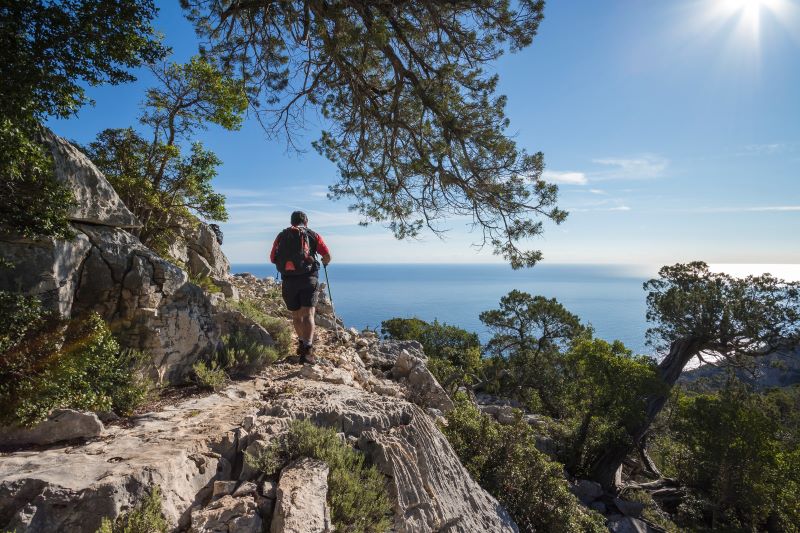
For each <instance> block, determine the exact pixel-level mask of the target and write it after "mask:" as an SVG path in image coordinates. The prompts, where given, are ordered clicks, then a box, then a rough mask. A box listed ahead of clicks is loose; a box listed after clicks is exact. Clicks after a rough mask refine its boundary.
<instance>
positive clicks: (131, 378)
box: [0, 292, 152, 425]
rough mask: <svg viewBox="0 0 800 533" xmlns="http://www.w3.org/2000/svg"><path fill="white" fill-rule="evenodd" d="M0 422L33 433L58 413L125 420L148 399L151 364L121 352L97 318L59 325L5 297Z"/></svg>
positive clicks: (1, 304)
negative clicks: (84, 413) (106, 415)
mask: <svg viewBox="0 0 800 533" xmlns="http://www.w3.org/2000/svg"><path fill="white" fill-rule="evenodd" d="M0 324H2V326H0V328H2V329H0V405H2V412H0V421H1V422H2V423H6V424H16V425H32V424H34V423H36V422H38V421H40V420H42V419H44V418H45V417H46V416H47V414H48V413H49V412H50V411H51V410H52V409H55V408H67V407H69V408H75V409H86V410H92V411H111V410H113V411H114V412H116V413H118V414H121V415H127V414H130V413H131V412H132V411H133V409H135V408H136V407H137V406H139V405H141V404H142V403H143V402H144V401H145V400H146V399H147V397H148V395H149V393H150V390H151V388H152V381H151V380H150V379H149V378H148V377H147V376H146V375H145V373H144V367H145V366H146V363H147V359H148V358H147V357H146V356H145V355H144V354H142V353H140V352H136V351H131V350H125V349H121V348H120V345H119V343H118V342H117V341H116V339H114V337H113V335H112V334H111V331H110V330H109V329H108V326H107V325H106V323H105V322H104V321H103V319H102V318H100V316H99V315H97V314H91V315H89V316H87V317H85V318H81V319H75V320H61V319H58V318H56V317H54V316H52V315H51V314H49V313H46V312H45V311H43V310H42V308H41V307H40V305H39V304H38V302H37V301H36V300H35V299H33V298H29V297H24V296H20V295H16V294H10V293H6V292H0Z"/></svg>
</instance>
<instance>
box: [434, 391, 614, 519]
mask: <svg viewBox="0 0 800 533" xmlns="http://www.w3.org/2000/svg"><path fill="white" fill-rule="evenodd" d="M455 404H456V407H455V409H453V410H452V411H451V412H450V413H449V414H448V415H447V426H446V427H443V428H442V431H443V432H444V434H445V435H446V436H447V439H448V440H449V441H450V445H451V446H452V447H453V450H455V452H456V454H457V455H458V457H459V459H461V463H462V464H463V465H464V466H465V467H466V468H467V470H468V471H469V473H470V475H471V476H472V477H473V479H475V480H476V481H477V482H478V483H479V484H480V485H481V486H482V487H483V488H484V489H486V490H487V491H488V492H489V493H490V494H491V495H492V496H494V497H495V498H497V500H498V501H499V502H500V503H501V504H502V505H503V506H504V507H505V508H506V510H508V512H509V513H510V514H511V516H512V518H513V519H514V521H515V522H516V523H517V525H518V526H519V528H520V531H550V532H573V531H590V532H598V533H599V532H602V531H606V528H605V526H604V520H603V519H602V517H601V516H600V515H598V514H597V513H594V512H592V511H587V510H586V509H584V508H583V507H581V505H580V504H579V503H578V500H577V499H576V498H575V496H573V495H572V493H570V492H569V488H568V486H567V482H566V480H565V479H564V477H563V474H562V466H561V465H560V464H559V463H556V462H554V461H551V460H549V459H548V458H547V457H546V456H545V455H544V454H543V453H542V452H540V451H539V450H538V449H537V448H536V439H535V435H534V434H533V431H532V430H531V428H530V426H529V425H528V424H526V423H525V422H524V421H522V420H521V419H519V420H517V422H516V423H515V424H511V425H508V426H503V425H500V424H499V423H497V422H495V421H494V420H493V419H492V418H491V417H489V416H487V415H484V414H482V413H481V412H480V411H479V410H478V409H477V408H476V407H475V406H474V405H473V404H472V403H471V402H470V401H469V400H468V399H467V397H466V396H465V395H463V394H458V395H456V397H455Z"/></svg>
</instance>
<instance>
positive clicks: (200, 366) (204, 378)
mask: <svg viewBox="0 0 800 533" xmlns="http://www.w3.org/2000/svg"><path fill="white" fill-rule="evenodd" d="M192 370H194V375H195V380H196V381H197V385H198V386H199V387H201V388H203V389H209V390H213V391H218V390H220V389H221V388H222V387H224V386H225V382H226V381H227V380H228V375H227V374H225V371H224V370H223V369H221V368H219V366H217V362H216V361H211V362H210V363H206V362H205V361H198V362H196V363H195V364H193V365H192Z"/></svg>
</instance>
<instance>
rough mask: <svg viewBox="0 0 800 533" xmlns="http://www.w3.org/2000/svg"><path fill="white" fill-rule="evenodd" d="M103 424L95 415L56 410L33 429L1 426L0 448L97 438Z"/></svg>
mask: <svg viewBox="0 0 800 533" xmlns="http://www.w3.org/2000/svg"><path fill="white" fill-rule="evenodd" d="M103 429H104V428H103V423H102V422H101V421H100V419H99V418H97V415H96V414H94V413H84V412H81V411H75V410H74V409H56V410H55V411H53V412H52V413H51V414H50V416H49V417H47V419H46V420H44V421H43V422H41V423H39V424H37V425H35V426H33V427H32V428H14V427H3V426H0V446H8V447H12V446H13V447H17V446H23V445H29V444H34V445H45V444H52V443H54V442H60V441H65V440H72V439H77V438H92V437H97V436H98V435H100V433H102V432H103Z"/></svg>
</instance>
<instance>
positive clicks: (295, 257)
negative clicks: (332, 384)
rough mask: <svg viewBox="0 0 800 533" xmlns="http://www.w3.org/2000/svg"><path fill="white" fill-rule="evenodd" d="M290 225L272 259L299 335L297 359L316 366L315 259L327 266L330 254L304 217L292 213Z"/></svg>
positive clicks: (273, 250) (316, 279)
mask: <svg viewBox="0 0 800 533" xmlns="http://www.w3.org/2000/svg"><path fill="white" fill-rule="evenodd" d="M291 223H292V225H291V226H290V227H288V228H286V229H285V230H283V231H282V232H280V233H279V234H278V236H277V237H276V238H275V242H274V243H273V244H272V251H271V252H270V254H269V259H270V261H272V262H273V263H275V265H276V266H277V267H278V272H280V274H281V278H282V280H283V281H282V284H281V285H282V294H283V301H284V303H286V307H287V309H289V311H291V312H292V323H293V324H294V330H295V332H296V333H297V355H299V356H300V361H301V362H303V363H309V364H314V363H315V362H316V358H315V357H314V308H315V307H316V305H317V299H318V294H317V287H318V285H319V278H318V275H317V273H318V272H319V262H318V261H317V260H316V257H315V256H316V255H317V254H319V255H321V256H322V263H323V264H325V265H326V266H327V265H328V263H330V262H331V253H330V251H329V250H328V246H327V245H326V244H325V241H323V240H322V237H321V236H320V235H319V234H318V233H315V232H313V231H311V230H310V229H308V227H307V226H308V217H307V216H306V214H305V213H303V212H302V211H295V212H294V213H292V217H291Z"/></svg>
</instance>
